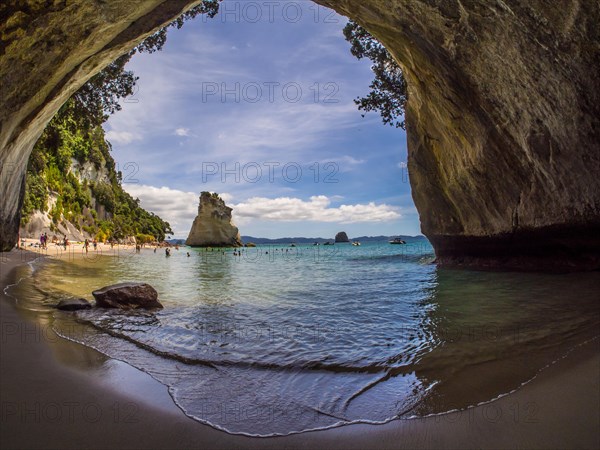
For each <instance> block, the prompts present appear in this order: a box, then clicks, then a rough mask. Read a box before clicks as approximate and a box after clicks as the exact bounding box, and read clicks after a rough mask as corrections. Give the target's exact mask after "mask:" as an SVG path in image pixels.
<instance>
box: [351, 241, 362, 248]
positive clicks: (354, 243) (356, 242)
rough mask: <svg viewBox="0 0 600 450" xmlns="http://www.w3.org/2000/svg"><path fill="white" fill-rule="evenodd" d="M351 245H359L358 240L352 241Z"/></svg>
mask: <svg viewBox="0 0 600 450" xmlns="http://www.w3.org/2000/svg"><path fill="white" fill-rule="evenodd" d="M352 245H354V246H355V247H358V246H359V245H360V242H358V241H354V242H353V243H352Z"/></svg>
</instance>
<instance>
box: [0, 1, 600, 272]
mask: <svg viewBox="0 0 600 450" xmlns="http://www.w3.org/2000/svg"><path fill="white" fill-rule="evenodd" d="M317 2H318V3H320V4H323V5H325V6H329V7H332V8H334V9H336V10H337V11H338V12H340V13H342V14H345V15H348V16H349V17H351V18H353V19H354V20H356V21H357V22H359V23H360V24H361V25H363V26H364V27H365V28H367V29H368V30H369V31H370V32H372V33H373V34H374V35H375V36H376V37H377V38H379V39H380V40H381V41H382V42H383V43H384V44H385V45H386V47H387V48H388V49H389V50H390V51H391V53H392V54H393V55H394V57H395V58H396V59H397V60H398V61H399V62H400V63H401V65H402V66H403V68H404V71H405V74H406V77H407V79H408V84H409V95H410V100H409V103H408V109H407V124H408V146H409V160H408V167H409V172H410V180H411V186H412V192H413V197H414V200H415V204H416V206H417V209H418V210H419V213H420V217H421V225H422V231H423V233H424V234H425V235H427V237H428V238H429V239H430V240H431V241H432V243H433V245H434V247H435V249H436V253H437V256H438V260H439V261H440V262H442V263H453V264H455V263H459V264H461V263H462V264H477V265H487V266H497V265H502V266H511V267H521V268H529V267H533V268H541V267H548V268H573V269H578V268H599V267H600V237H599V236H600V181H599V180H600V177H599V176H598V174H599V173H600V79H599V74H600V37H599V33H600V31H599V30H600V26H599V24H600V6H599V3H598V1H597V0H562V1H560V2H555V1H551V0H527V1H525V0H503V1H498V0H318V1H317ZM188 3H189V5H193V4H195V3H197V2H192V1H189V0H169V1H161V0H105V1H103V0H73V1H70V2H68V4H67V2H64V1H59V0H57V1H52V2H51V1H46V2H44V1H37V0H27V1H17V0H8V1H7V2H6V1H5V2H3V6H2V7H1V9H0V17H1V18H2V23H1V25H0V36H1V39H2V42H1V47H0V55H1V56H0V57H1V59H0V85H1V86H2V107H1V108H0V123H1V135H0V163H1V166H0V189H1V192H2V199H0V233H1V234H0V240H1V243H2V248H4V249H7V248H10V247H11V245H12V243H14V242H15V239H16V230H17V227H18V211H19V207H20V199H21V197H22V189H23V187H24V183H23V176H24V168H25V163H26V161H27V158H28V156H29V152H30V150H31V147H32V146H33V143H34V142H35V140H36V139H37V137H38V136H39V134H40V133H41V130H42V129H43V127H44V125H45V124H46V122H47V121H48V120H49V119H50V117H51V116H52V114H53V113H54V112H55V111H56V110H57V108H58V107H59V106H60V105H61V104H62V103H63V102H64V101H65V100H66V98H67V97H68V96H69V95H70V93H72V92H73V91H74V90H75V89H77V88H78V87H79V86H81V84H83V83H84V82H85V81H86V80H87V79H88V78H89V77H90V76H91V75H93V74H94V73H96V72H97V71H98V70H100V69H101V68H102V67H103V66H104V65H106V64H107V63H108V62H109V61H110V60H112V59H114V58H115V57H116V56H117V55H119V54H121V53H123V52H125V51H126V50H127V49H129V48H131V47H132V46H133V45H134V44H136V43H137V42H139V41H140V40H141V39H142V38H143V37H144V36H145V35H147V34H148V33H149V32H150V31H152V30H153V29H155V28H156V27H157V26H159V25H161V24H163V23H165V22H166V21H168V20H169V19H171V18H173V17H174V16H175V15H177V14H178V13H179V12H181V10H182V9H183V8H184V7H185V6H186V4H188ZM22 5H25V6H22ZM38 5H41V6H38Z"/></svg>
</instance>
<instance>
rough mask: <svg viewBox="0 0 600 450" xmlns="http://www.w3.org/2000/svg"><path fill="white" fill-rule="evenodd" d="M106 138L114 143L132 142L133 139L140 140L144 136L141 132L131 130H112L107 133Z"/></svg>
mask: <svg viewBox="0 0 600 450" xmlns="http://www.w3.org/2000/svg"><path fill="white" fill-rule="evenodd" d="M106 139H107V140H108V141H110V142H112V143H114V144H122V145H125V144H130V143H132V142H133V141H139V140H141V139H142V136H141V135H140V134H139V133H132V132H129V131H114V130H111V131H109V132H108V133H106Z"/></svg>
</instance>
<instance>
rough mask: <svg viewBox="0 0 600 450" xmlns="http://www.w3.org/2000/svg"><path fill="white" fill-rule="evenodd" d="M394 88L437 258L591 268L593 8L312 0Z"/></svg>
mask: <svg viewBox="0 0 600 450" xmlns="http://www.w3.org/2000/svg"><path fill="white" fill-rule="evenodd" d="M318 3H322V4H324V5H327V6H330V7H333V8H335V9H337V10H338V11H339V12H341V13H344V14H346V15H348V16H350V17H353V18H355V19H356V20H357V21H358V22H359V23H360V24H361V25H363V26H364V27H365V28H367V29H368V30H369V31H370V32H372V33H373V34H374V35H375V36H376V37H377V38H379V39H380V40H381V41H382V42H383V43H384V44H385V45H386V47H387V48H388V49H389V50H390V52H391V53H392V54H393V55H394V57H395V58H396V59H397V60H398V61H399V62H400V64H401V65H402V67H403V69H404V73H405V75H406V77H407V80H408V86H409V97H410V98H409V102H408V108H407V111H406V119H407V127H408V130H407V131H408V133H407V134H408V154H409V157H408V170H409V175H410V182H411V186H412V194H413V198H414V201H415V204H416V207H417V209H418V211H419V214H420V218H421V228H422V232H423V233H424V234H425V235H426V236H427V237H428V238H429V239H430V241H431V242H432V244H433V245H434V247H435V250H436V254H437V256H438V261H439V262H442V263H452V264H456V263H458V264H476V265H484V266H492V267H494V266H498V265H502V266H510V267H518V268H525V269H528V268H536V269H537V268H549V269H552V268H557V269H577V268H582V269H583V268H600V3H599V2H598V1H597V0H563V1H560V2H556V1H552V0H527V1H525V0H503V1H493V0H396V1H391V0H371V1H362V2H358V1H351V0H318Z"/></svg>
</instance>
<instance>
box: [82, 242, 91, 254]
mask: <svg viewBox="0 0 600 450" xmlns="http://www.w3.org/2000/svg"><path fill="white" fill-rule="evenodd" d="M89 246H90V241H89V240H88V239H86V240H85V242H84V243H83V247H84V248H85V252H86V253H87V252H88V248H89Z"/></svg>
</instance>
